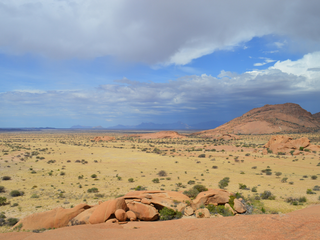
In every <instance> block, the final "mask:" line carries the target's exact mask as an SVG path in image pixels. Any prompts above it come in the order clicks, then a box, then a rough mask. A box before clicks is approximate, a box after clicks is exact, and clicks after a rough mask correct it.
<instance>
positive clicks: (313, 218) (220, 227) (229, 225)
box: [0, 205, 320, 240]
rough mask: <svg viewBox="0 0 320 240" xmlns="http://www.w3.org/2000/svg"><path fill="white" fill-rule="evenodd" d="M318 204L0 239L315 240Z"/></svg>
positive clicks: (83, 227)
mask: <svg viewBox="0 0 320 240" xmlns="http://www.w3.org/2000/svg"><path fill="white" fill-rule="evenodd" d="M319 236H320V205H315V206H311V207H308V208H305V209H302V210H298V211H294V212H292V213H288V214H277V215H245V216H236V217H224V218H210V219H191V218H188V219H179V220H172V221H158V222H129V223H127V224H122V225H118V224H110V223H102V224H95V225H80V226H73V227H65V228H60V229H56V230H51V231H46V232H43V233H31V232H14V233H3V234H1V235H0V239H6V240H23V239H28V240H38V239H46V240H52V239H68V240H75V239H77V240H82V239H96V240H98V239H213V238H214V239H319Z"/></svg>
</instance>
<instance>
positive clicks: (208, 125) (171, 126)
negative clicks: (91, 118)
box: [107, 121, 224, 130]
mask: <svg viewBox="0 0 320 240" xmlns="http://www.w3.org/2000/svg"><path fill="white" fill-rule="evenodd" d="M223 123H224V122H219V121H209V122H203V123H197V124H192V125H188V124H186V123H183V122H181V121H179V122H175V123H163V124H160V123H153V122H148V123H140V124H139V125H135V126H125V125H117V126H113V127H108V128H107V129H114V130H130V129H134V130H184V129H185V130H187V129H189V130H192V129H199V130H200V129H201V130H203V129H212V128H216V127H218V126H220V125H221V124H223Z"/></svg>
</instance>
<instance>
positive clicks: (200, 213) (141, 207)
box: [14, 189, 246, 230]
mask: <svg viewBox="0 0 320 240" xmlns="http://www.w3.org/2000/svg"><path fill="white" fill-rule="evenodd" d="M230 196H233V194H232V193H230V192H228V191H225V190H222V189H212V190H208V191H205V192H201V193H199V194H198V196H197V197H196V198H195V199H194V200H191V199H190V198H189V197H188V196H186V195H184V194H182V193H180V192H173V191H134V192H129V193H127V194H126V195H125V196H123V197H119V198H116V199H112V200H109V201H105V202H102V203H99V204H98V205H94V206H89V205H87V204H84V203H82V204H79V205H77V206H75V207H74V208H71V209H64V208H62V207H59V208H55V209H53V210H50V211H46V212H42V213H35V214H32V215H30V216H27V217H25V218H23V219H22V220H20V221H19V222H18V223H17V224H16V225H15V226H14V228H15V227H19V228H21V229H22V230H23V229H25V230H36V229H49V228H60V227H65V226H73V225H80V224H97V223H103V222H106V221H111V222H124V221H136V220H141V221H156V220H159V216H160V215H159V210H161V209H163V208H164V207H167V208H168V209H172V210H174V211H179V212H182V213H183V214H184V215H186V216H191V215H193V214H195V216H196V217H199V218H203V217H210V213H209V211H208V209H206V208H203V207H204V206H206V205H208V204H213V205H215V206H217V205H224V206H225V207H226V208H230V210H231V211H232V212H233V213H234V214H237V213H244V212H246V207H245V206H244V204H243V203H242V202H241V201H240V200H239V199H236V198H235V199H234V200H233V205H234V206H233V208H232V207H231V206H230V205H229V200H230ZM232 199H233V198H232Z"/></svg>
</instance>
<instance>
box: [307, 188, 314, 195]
mask: <svg viewBox="0 0 320 240" xmlns="http://www.w3.org/2000/svg"><path fill="white" fill-rule="evenodd" d="M307 194H316V193H315V192H312V190H311V189H307Z"/></svg>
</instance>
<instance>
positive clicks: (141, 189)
mask: <svg viewBox="0 0 320 240" xmlns="http://www.w3.org/2000/svg"><path fill="white" fill-rule="evenodd" d="M134 190H135V191H144V190H147V188H146V187H143V186H140V185H139V186H137V187H135V188H134Z"/></svg>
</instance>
